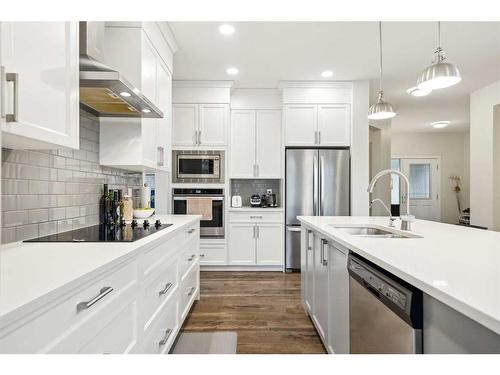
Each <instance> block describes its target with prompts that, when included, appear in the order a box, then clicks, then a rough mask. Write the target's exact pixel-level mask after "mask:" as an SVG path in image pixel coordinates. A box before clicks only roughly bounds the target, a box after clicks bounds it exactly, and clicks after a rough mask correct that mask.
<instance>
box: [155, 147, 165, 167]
mask: <svg viewBox="0 0 500 375" xmlns="http://www.w3.org/2000/svg"><path fill="white" fill-rule="evenodd" d="M156 150H157V152H158V154H157V158H158V161H157V164H158V166H159V167H163V166H164V165H165V162H164V158H165V151H164V148H163V147H161V146H158V147H157V148H156Z"/></svg>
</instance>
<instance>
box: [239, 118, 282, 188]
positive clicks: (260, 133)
mask: <svg viewBox="0 0 500 375" xmlns="http://www.w3.org/2000/svg"><path fill="white" fill-rule="evenodd" d="M281 129H282V128H281V111H278V110H233V111H231V143H230V178H255V177H258V178H281V175H282V170H281V169H282V168H281V166H282V147H281V145H282V142H281V137H282V131H281Z"/></svg>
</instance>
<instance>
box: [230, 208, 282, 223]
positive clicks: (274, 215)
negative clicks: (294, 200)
mask: <svg viewBox="0 0 500 375" xmlns="http://www.w3.org/2000/svg"><path fill="white" fill-rule="evenodd" d="M229 221H230V222H231V223H238V222H244V223H248V222H252V223H255V222H257V223H261V222H262V223H265V222H268V223H281V222H283V212H276V211H275V212H262V211H258V212H249V211H242V212H230V213H229Z"/></svg>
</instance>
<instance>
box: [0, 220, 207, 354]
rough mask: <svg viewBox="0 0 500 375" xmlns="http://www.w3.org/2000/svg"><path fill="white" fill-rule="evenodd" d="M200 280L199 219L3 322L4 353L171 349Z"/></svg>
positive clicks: (0, 335) (0, 350)
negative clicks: (69, 289) (57, 296)
mask: <svg viewBox="0 0 500 375" xmlns="http://www.w3.org/2000/svg"><path fill="white" fill-rule="evenodd" d="M84 277H85V276H84ZM199 283H200V262H199V221H197V222H196V223H195V224H194V223H193V224H192V225H190V226H188V227H187V228H185V229H179V231H178V232H177V233H174V234H172V235H171V236H169V237H168V238H166V239H165V240H162V239H161V238H160V239H158V240H157V241H156V242H155V243H154V244H149V245H146V246H145V247H144V249H142V250H140V251H138V252H137V255H136V256H135V257H133V258H129V259H128V260H126V261H124V262H123V263H121V264H119V265H116V266H115V267H114V268H112V269H110V270H107V271H105V272H103V273H101V274H99V275H96V276H95V277H94V278H93V279H92V280H90V281H85V282H82V285H81V286H79V287H76V288H73V289H72V290H71V291H70V292H68V293H67V294H65V295H62V296H60V297H59V298H58V299H57V300H53V301H50V302H47V304H45V305H42V306H41V307H40V308H38V309H37V310H35V311H33V312H31V313H30V314H29V315H27V316H23V317H20V318H18V319H17V320H15V321H12V322H10V323H9V324H7V325H5V326H0V353H68V354H72V353H95V354H99V353H101V354H104V353H106V354H107V353H113V354H118V353H146V354H155V353H168V352H169V350H170V349H171V347H172V344H173V343H174V341H175V337H176V335H177V334H178V332H179V328H180V327H181V326H182V323H183V321H184V320H185V319H186V317H187V315H188V313H189V310H190V309H191V307H192V305H193V303H194V301H195V300H196V299H199V296H200V288H199V285H200V284H199Z"/></svg>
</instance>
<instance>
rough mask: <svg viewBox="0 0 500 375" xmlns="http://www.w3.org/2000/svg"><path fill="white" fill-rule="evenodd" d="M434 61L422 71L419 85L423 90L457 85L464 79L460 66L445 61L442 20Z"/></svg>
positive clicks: (438, 27)
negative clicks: (442, 42) (461, 75)
mask: <svg viewBox="0 0 500 375" xmlns="http://www.w3.org/2000/svg"><path fill="white" fill-rule="evenodd" d="M434 53H435V54H436V58H435V60H434V61H433V63H432V64H431V65H430V66H428V67H427V68H425V70H424V71H423V72H422V73H420V75H419V77H418V79H417V87H418V88H419V89H421V90H429V89H430V90H437V89H442V88H445V87H450V86H453V85H456V84H457V83H458V82H460V81H461V80H462V77H460V72H459V70H458V68H457V67H456V66H455V65H454V64H451V63H448V62H445V60H446V57H444V51H443V49H442V48H441V22H438V23H437V48H436V50H435V51H434Z"/></svg>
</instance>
